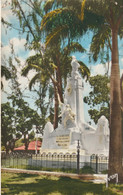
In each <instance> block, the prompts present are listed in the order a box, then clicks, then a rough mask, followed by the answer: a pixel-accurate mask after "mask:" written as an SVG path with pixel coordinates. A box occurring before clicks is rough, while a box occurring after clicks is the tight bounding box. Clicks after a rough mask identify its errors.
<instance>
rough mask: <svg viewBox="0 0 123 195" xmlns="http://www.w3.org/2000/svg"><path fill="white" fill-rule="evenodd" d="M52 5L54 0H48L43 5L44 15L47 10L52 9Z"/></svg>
mask: <svg viewBox="0 0 123 195" xmlns="http://www.w3.org/2000/svg"><path fill="white" fill-rule="evenodd" d="M53 4H54V0H48V1H46V3H45V5H44V10H45V12H46V13H47V12H48V11H49V10H51V9H52V7H53Z"/></svg>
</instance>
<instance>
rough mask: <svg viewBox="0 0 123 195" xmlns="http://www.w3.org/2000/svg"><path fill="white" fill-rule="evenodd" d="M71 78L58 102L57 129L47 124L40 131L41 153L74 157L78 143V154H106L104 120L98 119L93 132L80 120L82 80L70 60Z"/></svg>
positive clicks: (107, 140)
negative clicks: (62, 97) (41, 136)
mask: <svg viewBox="0 0 123 195" xmlns="http://www.w3.org/2000/svg"><path fill="white" fill-rule="evenodd" d="M71 66H72V72H71V77H69V78H68V79H67V86H66V88H65V93H64V103H61V102H60V107H61V117H62V122H61V124H60V125H59V126H58V128H57V129H53V125H52V124H51V123H50V122H48V123H47V124H46V126H45V128H44V136H43V142H42V148H41V153H43V152H45V153H46V154H48V153H51V154H53V153H57V154H60V153H62V154H66V153H69V154H74V153H76V151H77V141H78V140H79V143H80V155H81V156H82V155H83V156H86V155H87V156H90V155H92V154H104V155H108V151H109V127H108V120H107V119H106V118H105V117H104V116H102V117H101V118H100V119H99V120H98V125H97V129H95V128H93V127H92V126H90V125H88V124H86V123H85V121H84V107H83V90H84V87H83V81H82V78H81V76H80V74H79V72H78V68H79V66H80V65H79V63H78V62H77V60H76V58H75V57H74V56H73V57H72V62H71Z"/></svg>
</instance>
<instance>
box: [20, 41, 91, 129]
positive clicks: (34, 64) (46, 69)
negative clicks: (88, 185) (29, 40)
mask: <svg viewBox="0 0 123 195" xmlns="http://www.w3.org/2000/svg"><path fill="white" fill-rule="evenodd" d="M75 51H79V52H83V51H84V49H83V47H82V46H81V45H80V44H78V43H71V44H70V46H69V47H68V46H66V47H64V48H63V50H62V51H60V47H59V45H53V46H52V47H47V48H46V50H45V52H44V55H43V58H42V55H40V54H37V55H35V56H31V57H30V58H28V59H27V65H26V67H24V69H23V70H22V75H23V76H27V74H28V72H29V71H30V70H31V69H35V70H36V71H37V73H36V75H35V76H34V77H33V78H32V80H31V82H30V84H29V87H30V89H31V86H32V84H34V83H35V82H36V81H38V82H41V83H42V84H43V86H48V85H49V82H50V80H51V81H52V84H53V88H54V100H55V101H54V102H55V105H54V129H55V128H57V126H58V113H59V109H58V108H59V102H58V94H59V97H60V101H61V102H63V101H64V100H63V88H64V87H65V84H66V78H67V74H68V73H70V71H71V66H70V63H71V57H70V56H69V55H70V53H71V52H75ZM80 71H81V74H82V75H83V77H84V76H87V78H88V77H89V75H90V71H89V69H88V68H87V67H86V66H85V64H83V63H82V62H80ZM47 88H48V87H47Z"/></svg>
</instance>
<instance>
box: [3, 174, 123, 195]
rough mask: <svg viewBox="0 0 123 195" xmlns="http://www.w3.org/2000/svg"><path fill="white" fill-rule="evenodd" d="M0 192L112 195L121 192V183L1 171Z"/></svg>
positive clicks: (39, 194) (34, 194)
mask: <svg viewBox="0 0 123 195" xmlns="http://www.w3.org/2000/svg"><path fill="white" fill-rule="evenodd" d="M1 179H2V180H1V194H6V195H10V194H11V195H14V194H15V195H18V194H19V195H27V194H31V195H32V194H33V195H36V194H37V195H114V194H120V195H121V194H123V184H122V185H117V186H115V185H110V186H109V188H108V189H106V187H105V184H94V183H91V182H83V181H82V180H80V179H70V178H67V177H59V178H58V177H55V176H44V175H31V174H26V173H5V172H2V173H1Z"/></svg>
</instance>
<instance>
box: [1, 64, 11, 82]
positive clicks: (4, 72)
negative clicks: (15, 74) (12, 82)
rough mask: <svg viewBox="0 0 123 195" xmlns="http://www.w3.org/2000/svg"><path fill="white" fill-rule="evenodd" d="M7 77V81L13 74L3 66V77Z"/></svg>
mask: <svg viewBox="0 0 123 195" xmlns="http://www.w3.org/2000/svg"><path fill="white" fill-rule="evenodd" d="M3 76H5V78H6V80H8V79H10V78H11V73H10V71H9V70H8V68H6V67H5V66H3V65H1V77H3Z"/></svg>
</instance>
